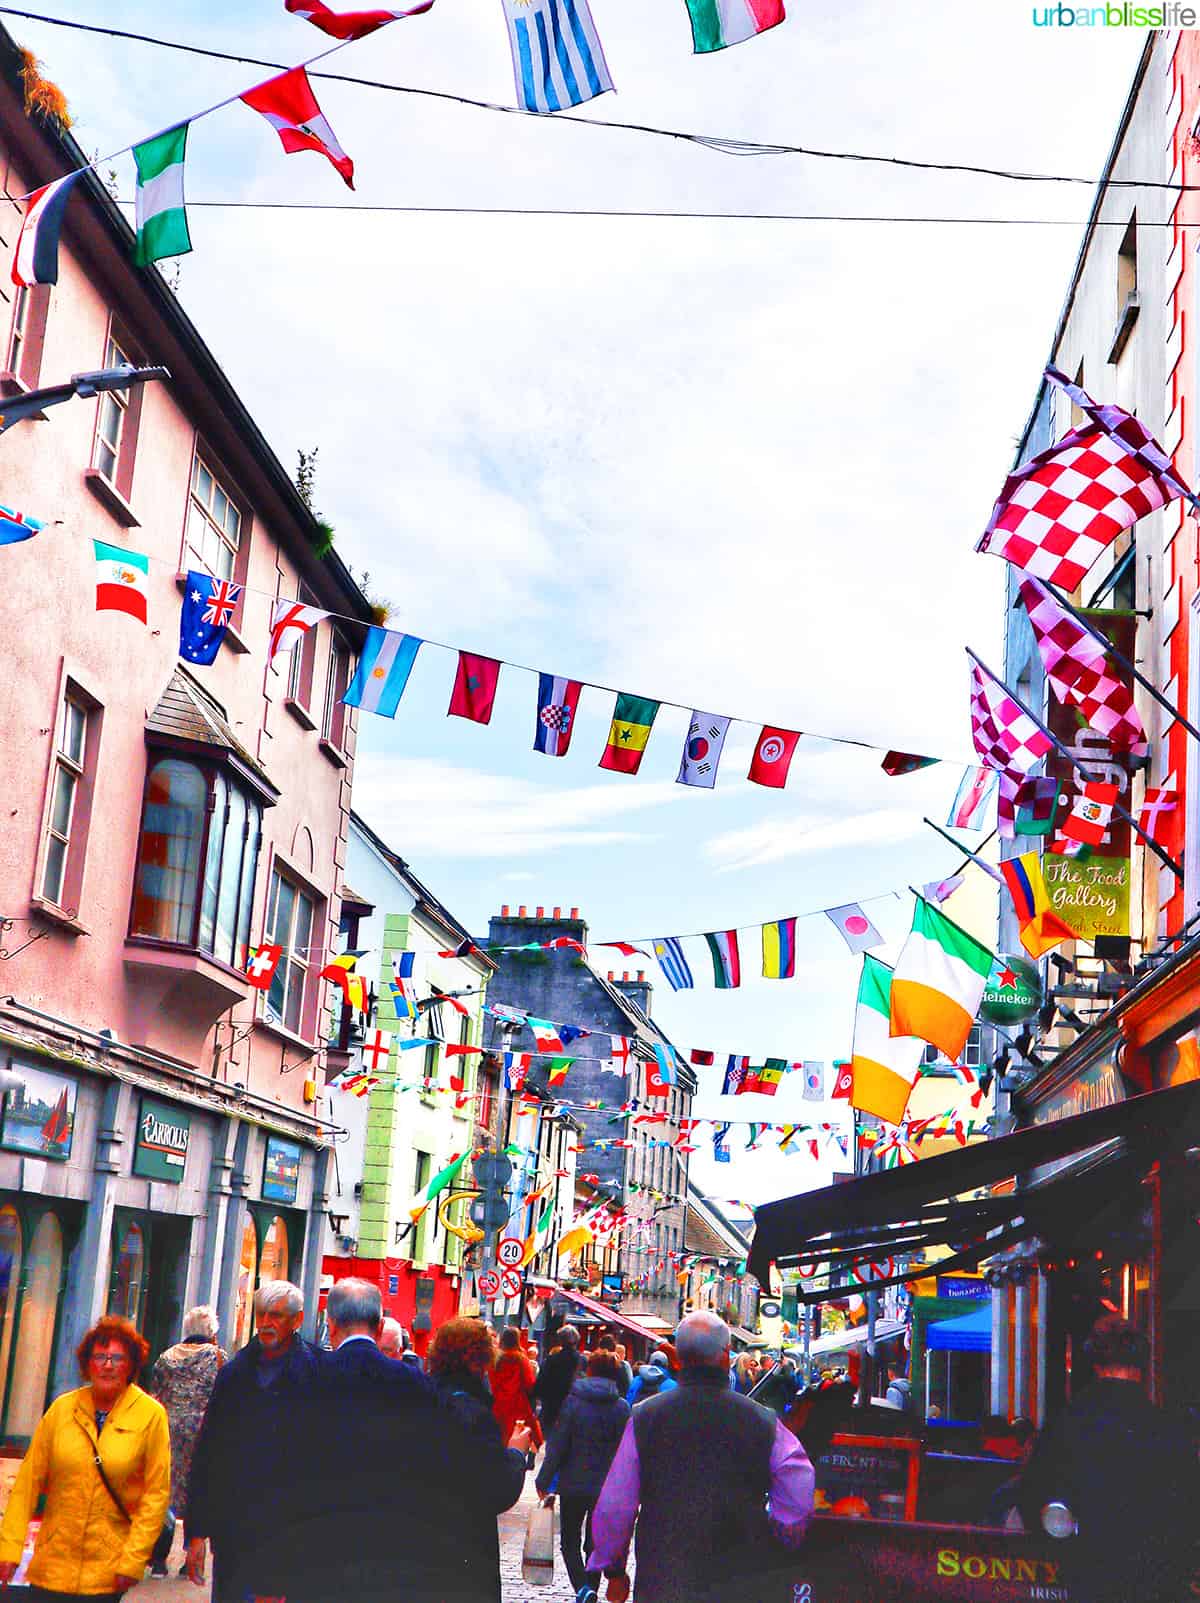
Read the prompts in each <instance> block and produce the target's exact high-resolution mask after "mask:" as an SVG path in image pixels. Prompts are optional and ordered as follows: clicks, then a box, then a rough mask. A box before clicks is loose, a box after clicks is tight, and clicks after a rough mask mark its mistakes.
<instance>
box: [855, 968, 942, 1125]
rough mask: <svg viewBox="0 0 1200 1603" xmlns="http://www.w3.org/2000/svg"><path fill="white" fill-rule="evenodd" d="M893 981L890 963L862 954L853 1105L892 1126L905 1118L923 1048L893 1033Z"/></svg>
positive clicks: (916, 1042)
mask: <svg viewBox="0 0 1200 1603" xmlns="http://www.w3.org/2000/svg"><path fill="white" fill-rule="evenodd" d="M894 983H895V981H894V977H893V974H892V971H891V969H890V968H888V966H887V964H886V963H881V962H880V961H879V959H878V958H877V957H872V956H871V954H870V952H864V953H863V968H862V974H861V976H860V978H859V982H858V1006H857V1007H856V1009H855V1013H854V1053H853V1057H852V1060H851V1065H850V1068H851V1073H852V1075H853V1083H852V1085H851V1090H850V1105H851V1107H854V1108H858V1109H859V1111H860V1112H862V1113H871V1114H874V1116H875V1117H876V1118H877V1119H884V1120H886V1121H887V1123H888V1124H899V1123H900V1120H901V1119H902V1118H903V1117H904V1109H905V1108H906V1106H907V1105H908V1097H909V1093H910V1092H911V1090H912V1088H913V1086H914V1085H915V1084H916V1080H917V1071H918V1069H919V1068H920V1065H921V1053H922V1051H923V1050H924V1048H923V1047H922V1044H921V1042H920V1041H915V1040H905V1039H899V1038H897V1037H895V1036H893V1035H891V1034H890V1024H891V1018H892V1006H893V995H894V992H893V986H894Z"/></svg>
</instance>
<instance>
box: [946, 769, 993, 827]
mask: <svg viewBox="0 0 1200 1603" xmlns="http://www.w3.org/2000/svg"><path fill="white" fill-rule="evenodd" d="M995 789H996V774H995V770H994V769H991V768H968V769H967V771H966V772H965V773H964V774H963V776H962V778H961V779H960V780H959V782H958V789H957V790H956V791H955V793H954V801H953V803H952V804H951V807H950V816H949V818H948V819H947V820H946V828H947V829H982V828H983V827H984V824H985V822H986V819H987V808H988V802H990V801H991V799H992V793H993V792H994V791H995Z"/></svg>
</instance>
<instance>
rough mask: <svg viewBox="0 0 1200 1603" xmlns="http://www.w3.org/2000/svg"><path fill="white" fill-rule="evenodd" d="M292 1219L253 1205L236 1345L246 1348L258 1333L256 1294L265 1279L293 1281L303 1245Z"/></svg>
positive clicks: (241, 1270) (245, 1238)
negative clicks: (255, 1329)
mask: <svg viewBox="0 0 1200 1603" xmlns="http://www.w3.org/2000/svg"><path fill="white" fill-rule="evenodd" d="M294 1228H296V1227H295V1226H294V1223H293V1221H292V1220H291V1219H289V1218H288V1217H286V1216H285V1215H283V1214H279V1213H276V1212H275V1211H274V1210H273V1209H272V1208H268V1207H263V1206H262V1205H261V1204H255V1205H253V1206H252V1207H251V1208H250V1210H249V1212H248V1213H247V1215H246V1223H245V1225H244V1226H243V1227H242V1253H241V1259H240V1262H239V1265H238V1283H237V1294H236V1296H235V1298H234V1309H233V1313H234V1320H233V1345H234V1347H235V1348H236V1347H244V1346H245V1345H246V1343H247V1342H248V1341H249V1340H250V1338H251V1336H253V1334H254V1293H255V1290H256V1289H257V1288H258V1287H259V1286H261V1285H262V1283H263V1281H264V1280H291V1279H293V1276H292V1275H291V1273H290V1270H291V1267H292V1264H293V1262H295V1261H297V1260H298V1256H299V1244H298V1240H297V1239H295V1238H294V1237H293V1230H294Z"/></svg>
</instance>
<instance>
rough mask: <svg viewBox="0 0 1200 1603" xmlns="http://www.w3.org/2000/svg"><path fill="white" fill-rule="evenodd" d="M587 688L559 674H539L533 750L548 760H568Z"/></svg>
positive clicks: (577, 681)
mask: <svg viewBox="0 0 1200 1603" xmlns="http://www.w3.org/2000/svg"><path fill="white" fill-rule="evenodd" d="M582 690H583V685H582V684H581V683H580V681H579V680H578V679H564V678H562V677H561V675H559V674H553V673H539V674H538V704H537V728H536V730H535V731H534V736H533V749H534V751H540V752H541V753H542V754H543V755H544V756H546V757H565V756H566V755H567V748H568V746H569V745H570V744H571V731H572V730H573V729H574V727H575V715H576V713H577V712H578V710H579V697H580V693H581V692H582Z"/></svg>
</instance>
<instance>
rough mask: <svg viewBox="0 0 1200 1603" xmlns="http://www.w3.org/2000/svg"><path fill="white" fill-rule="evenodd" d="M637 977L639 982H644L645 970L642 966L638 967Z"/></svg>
mask: <svg viewBox="0 0 1200 1603" xmlns="http://www.w3.org/2000/svg"><path fill="white" fill-rule="evenodd" d="M637 977H638V982H639V984H644V983H645V980H646V970H645V969H644V968H640V969H638V971H637Z"/></svg>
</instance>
